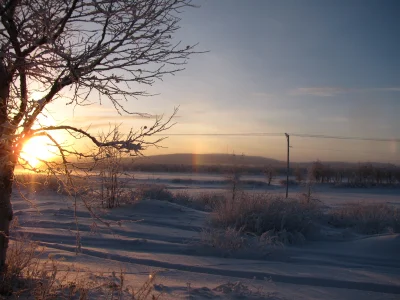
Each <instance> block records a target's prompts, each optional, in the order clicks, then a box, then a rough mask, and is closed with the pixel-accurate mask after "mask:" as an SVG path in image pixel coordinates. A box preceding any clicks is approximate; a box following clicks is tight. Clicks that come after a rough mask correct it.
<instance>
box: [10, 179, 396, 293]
mask: <svg viewBox="0 0 400 300" xmlns="http://www.w3.org/2000/svg"><path fill="white" fill-rule="evenodd" d="M171 176H172V177H173V178H177V176H175V174H172V175H171ZM196 179H199V178H196ZM200 179H204V180H207V179H209V178H200ZM150 181H151V180H150ZM223 188H224V187H215V188H214V189H213V190H218V189H221V190H222V189H223ZM175 189H187V190H189V192H193V193H196V192H201V191H205V190H206V187H205V186H203V187H202V186H201V185H186V186H185V185H177V186H175ZM274 192H277V193H283V192H284V188H283V187H277V186H275V187H274ZM301 192H303V189H302V188H300V187H296V188H291V190H290V193H291V195H296V194H298V193H301ZM314 195H315V197H318V199H320V200H321V201H323V202H324V203H325V204H326V205H328V206H333V205H342V204H345V203H347V202H360V201H369V202H371V201H374V202H382V203H390V204H396V205H400V189H377V188H376V189H337V188H331V187H326V186H320V187H316V188H315V192H314ZM29 199H30V200H33V201H34V203H35V204H36V207H35V208H34V207H32V206H31V205H30V204H28V203H27V202H26V201H25V200H24V199H23V198H22V197H21V196H20V195H19V194H18V192H17V191H14V194H13V208H14V211H15V216H16V217H18V221H19V225H20V227H19V229H18V231H19V232H24V233H28V234H29V235H30V236H31V238H32V239H33V240H37V241H40V243H41V244H42V245H44V246H46V253H48V254H53V255H54V256H55V257H56V258H61V257H63V258H64V260H63V261H62V262H61V264H64V265H65V266H67V265H71V264H73V265H74V268H75V269H76V270H78V269H80V270H90V271H91V272H98V273H99V274H100V273H101V274H110V273H111V272H112V271H119V270H120V269H123V270H124V272H125V273H126V276H127V277H126V279H127V281H128V282H129V284H130V285H132V286H138V285H140V284H141V283H142V282H143V281H145V280H146V279H147V278H148V276H149V274H150V273H151V272H154V271H157V272H158V276H157V283H156V285H155V289H156V290H157V291H162V292H163V293H164V297H163V299H399V297H400V256H399V250H400V235H398V234H383V235H376V236H368V237H366V236H353V237H347V238H345V237H343V239H336V240H335V241H333V240H328V239H323V238H322V239H320V240H318V241H312V242H307V243H306V244H305V245H302V246H296V247H295V246H286V247H284V248H276V249H275V250H273V251H271V252H270V253H269V254H268V255H265V256H260V255H257V253H252V252H251V251H250V250H249V251H248V252H245V253H240V255H232V256H229V257H224V256H223V255H221V254H220V253H218V251H216V250H214V249H208V248H206V247H205V246H203V245H202V244H201V243H200V238H199V233H200V232H201V231H202V229H203V228H205V227H207V222H206V220H207V217H208V213H206V212H202V211H197V210H194V209H191V208H187V207H183V206H180V205H177V204H174V203H169V202H166V201H159V200H157V199H152V200H143V201H140V202H138V203H137V204H134V205H130V206H125V207H120V208H117V209H114V210H101V211H100V210H99V211H98V213H100V214H101V215H102V218H103V220H105V221H106V222H110V223H112V224H111V227H110V228H107V226H101V227H100V228H96V227H95V226H93V222H94V221H93V219H92V217H91V216H90V214H89V213H88V212H87V211H86V210H85V208H83V207H79V208H78V211H77V216H78V225H79V231H80V236H81V244H82V253H81V254H78V255H76V254H75V249H76V223H75V219H74V207H73V202H72V200H71V199H68V198H66V197H64V196H61V195H58V194H56V193H52V192H40V193H37V194H30V195H29Z"/></svg>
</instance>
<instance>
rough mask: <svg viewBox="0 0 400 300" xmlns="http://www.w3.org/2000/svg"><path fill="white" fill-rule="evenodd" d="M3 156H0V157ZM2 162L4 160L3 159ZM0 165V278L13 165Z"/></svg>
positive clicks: (9, 217) (7, 239) (8, 228)
mask: <svg viewBox="0 0 400 300" xmlns="http://www.w3.org/2000/svg"><path fill="white" fill-rule="evenodd" d="M2 158H3V159H4V157H1V156H0V159H2ZM3 162H4V160H3ZM2 165H3V166H0V280H1V277H2V274H3V273H4V272H5V271H6V267H7V266H6V255H7V248H8V241H9V233H10V222H11V220H12V218H13V211H12V206H11V192H12V185H13V177H14V167H11V166H8V165H6V164H4V163H3V164H2Z"/></svg>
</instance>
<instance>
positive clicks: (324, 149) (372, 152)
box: [293, 146, 398, 155]
mask: <svg viewBox="0 0 400 300" xmlns="http://www.w3.org/2000/svg"><path fill="white" fill-rule="evenodd" d="M293 148H294V149H300V150H321V151H332V152H357V153H363V154H380V155H398V154H396V153H390V152H376V151H364V150H361V151H360V150H348V149H328V148H312V147H297V146H294V147H293Z"/></svg>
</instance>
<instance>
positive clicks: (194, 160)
mask: <svg viewBox="0 0 400 300" xmlns="http://www.w3.org/2000/svg"><path fill="white" fill-rule="evenodd" d="M135 162H136V163H139V164H166V165H234V164H238V165H245V166H260V165H272V166H275V167H282V166H283V165H285V164H286V163H285V162H283V161H279V160H276V159H271V158H266V157H261V156H240V155H236V156H233V155H230V154H190V153H183V154H165V155H154V156H147V157H140V158H137V159H135Z"/></svg>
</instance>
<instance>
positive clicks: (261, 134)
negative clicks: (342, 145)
mask: <svg viewBox="0 0 400 300" xmlns="http://www.w3.org/2000/svg"><path fill="white" fill-rule="evenodd" d="M288 134H289V135H290V136H294V137H303V138H317V139H337V140H354V141H372V142H400V138H392V139H388V138H376V137H371V138H368V137H357V136H335V135H324V134H308V133H288ZM155 135H157V136H245V137H278V136H282V137H284V136H285V133H276V132H274V133H271V132H245V133H170V134H167V133H165V134H164V133H159V134H155Z"/></svg>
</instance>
